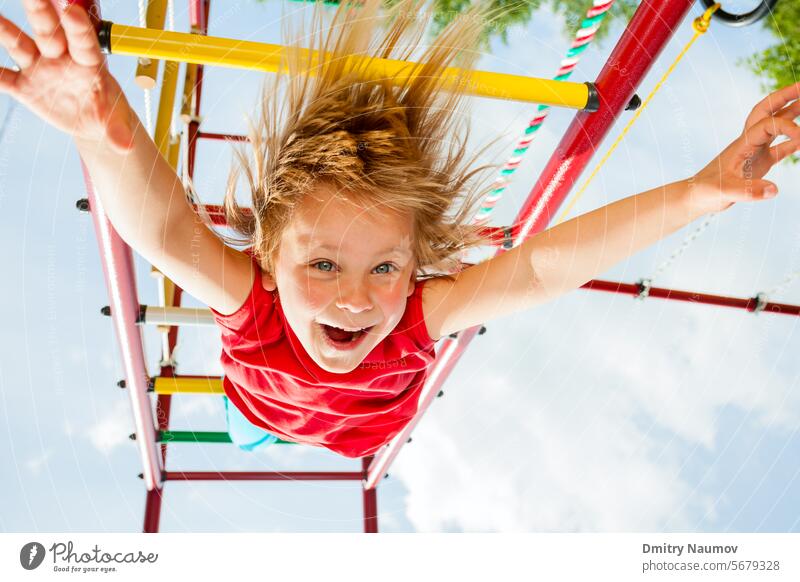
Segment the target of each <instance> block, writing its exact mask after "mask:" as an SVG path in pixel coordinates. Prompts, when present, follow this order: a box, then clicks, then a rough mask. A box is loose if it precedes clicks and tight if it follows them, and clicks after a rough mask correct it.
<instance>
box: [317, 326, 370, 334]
mask: <svg viewBox="0 0 800 582" xmlns="http://www.w3.org/2000/svg"><path fill="white" fill-rule="evenodd" d="M323 325H327V324H323ZM328 327H335V328H336V329H341V330H342V331H349V332H351V333H355V332H357V331H363V330H365V329H367V328H366V327H356V328H352V329H351V328H349V327H339V326H336V325H330V326H328Z"/></svg>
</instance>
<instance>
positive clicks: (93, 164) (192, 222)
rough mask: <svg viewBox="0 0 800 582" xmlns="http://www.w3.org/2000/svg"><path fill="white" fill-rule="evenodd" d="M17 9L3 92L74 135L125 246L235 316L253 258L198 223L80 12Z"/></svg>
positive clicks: (5, 35) (46, 5) (5, 29)
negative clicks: (21, 15)
mask: <svg viewBox="0 0 800 582" xmlns="http://www.w3.org/2000/svg"><path fill="white" fill-rule="evenodd" d="M23 3H24V5H25V12H26V14H27V17H28V20H29V22H30V24H31V28H32V29H33V31H34V36H33V38H31V37H29V36H28V35H27V34H25V33H24V32H23V31H22V30H20V29H19V28H18V27H17V26H16V25H15V24H14V23H13V22H11V21H10V20H8V19H6V18H3V17H2V16H0V45H2V46H3V47H4V48H5V49H6V50H7V51H8V53H9V55H10V56H11V58H13V59H14V61H15V62H16V63H17V65H18V67H19V69H18V70H12V69H4V68H0V91H2V92H4V93H8V94H9V95H11V96H12V97H14V98H15V99H17V100H18V101H19V102H20V103H22V104H24V105H25V106H27V107H28V108H29V109H30V110H31V111H33V112H34V113H36V114H37V115H38V116H39V117H41V118H42V119H44V120H45V121H47V122H48V123H50V124H52V125H53V126H55V127H57V128H58V129H60V130H62V131H64V132H66V133H68V134H70V135H71V136H72V137H73V139H74V140H75V144H76V145H77V147H78V151H79V152H80V154H81V158H82V159H83V161H84V163H85V165H86V168H87V171H88V172H89V175H90V176H91V178H92V182H93V184H94V186H95V190H96V192H97V196H98V198H99V200H100V201H101V203H102V205H103V208H104V210H105V213H106V215H107V216H108V218H109V220H110V221H111V223H112V224H113V225H114V228H115V229H116V230H117V232H118V233H119V235H120V236H121V237H122V238H123V240H125V242H127V243H128V244H129V245H130V246H131V247H132V248H134V249H135V250H136V251H137V252H138V253H139V254H140V255H142V256H143V257H145V258H146V259H147V260H148V261H150V263H152V264H153V265H155V266H156V267H158V269H160V270H161V271H162V272H163V273H164V274H165V275H167V276H168V277H169V278H170V279H172V280H173V281H175V282H176V283H177V284H178V285H180V286H181V287H182V288H183V289H184V290H185V291H187V292H188V293H190V294H191V295H193V296H194V297H196V298H197V299H199V300H200V301H203V302H205V303H206V304H207V305H209V307H213V308H214V309H216V310H217V311H220V312H221V313H232V312H233V311H235V310H236V308H238V307H239V306H240V305H241V304H242V303H243V302H244V300H245V298H246V297H247V294H248V292H249V290H250V288H251V286H252V285H251V283H252V281H253V273H252V269H251V261H250V258H249V257H248V256H247V255H245V254H244V253H241V252H239V251H237V250H235V249H232V248H230V247H228V246H226V245H225V244H224V243H223V242H222V241H221V240H219V238H217V237H216V236H215V235H214V233H212V232H211V231H210V230H209V229H208V228H206V227H205V225H203V224H202V222H200V221H198V220H196V218H195V214H194V211H193V210H192V208H191V206H190V205H189V203H188V201H187V200H186V196H185V191H184V188H183V185H182V184H181V182H180V180H179V179H178V176H177V175H176V174H175V171H174V170H173V169H172V168H171V167H170V165H169V164H168V163H167V162H166V160H165V159H164V158H163V157H162V156H161V154H160V153H159V152H158V150H157V149H156V146H155V144H154V143H153V140H151V139H150V136H149V135H147V132H146V131H145V130H144V128H143V127H142V124H141V123H140V121H139V119H138V117H137V116H136V114H135V113H134V111H133V110H132V109H131V107H130V105H129V104H128V101H127V100H126V99H125V95H124V94H123V92H122V89H121V88H120V86H119V84H118V83H117V81H116V79H114V77H113V76H112V75H111V74H110V72H109V71H108V68H107V67H106V64H105V60H104V58H103V55H102V53H101V52H100V46H99V44H98V42H97V37H96V35H95V31H94V28H93V27H92V24H91V23H90V21H89V17H88V15H87V14H86V11H85V10H84V9H83V8H82V7H80V6H70V7H69V8H67V9H66V10H65V12H63V13H58V12H56V10H55V9H54V7H53V6H52V5H51V3H50V0H24V2H23Z"/></svg>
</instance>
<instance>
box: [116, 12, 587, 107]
mask: <svg viewBox="0 0 800 582" xmlns="http://www.w3.org/2000/svg"><path fill="white" fill-rule="evenodd" d="M104 25H105V26H106V27H110V31H108V32H107V33H101V45H103V48H104V50H106V52H110V53H111V54H115V55H131V56H136V57H149V58H151V59H163V60H170V61H180V62H185V63H198V64H203V65H221V66H225V67H231V68H239V69H250V70H257V71H266V72H271V73H277V72H278V69H279V66H280V62H281V59H280V57H281V54H282V51H283V50H284V49H286V48H288V47H284V46H282V45H278V44H268V43H260V42H251V41H246V40H238V39H229V38H220V37H215V36H205V35H201V34H191V33H187V32H173V31H167V30H151V29H148V28H139V27H136V26H127V25H124V24H115V23H112V22H108V21H105V22H104ZM295 50H298V51H299V52H300V56H301V57H303V60H302V61H301V62H307V61H306V60H305V58H306V57H307V54H308V51H309V49H302V48H300V49H295ZM312 53H313V54H312V57H313V58H312V70H311V71H309V74H311V75H314V70H313V69H314V68H315V67H316V66H317V62H318V56H317V51H312ZM347 58H353V56H352V55H351V56H349V57H347ZM359 58H361V59H363V58H364V57H359ZM415 64H416V63H412V62H407V61H398V60H392V59H378V58H376V59H373V60H372V62H371V63H370V65H369V66H368V67H367V68H366V71H365V75H364V77H362V80H380V79H392V82H393V83H394V84H396V85H399V84H402V83H404V82H405V81H406V80H407V79H408V78H409V76H410V74H411V71H412V66H413V65H415ZM347 69H348V70H349V69H350V67H348V68H347ZM464 75H465V73H464V70H463V69H459V68H456V67H448V68H447V69H445V73H444V77H445V78H446V81H445V84H444V85H443V87H444V88H445V89H448V88H452V87H453V86H461V85H466V91H465V92H466V93H467V94H468V95H474V96H478V97H491V98H494V99H507V100H511V101H526V102H530V103H541V104H543V105H553V106H556V107H570V108H573V109H585V108H586V107H587V103H589V101H590V95H589V87H588V85H586V84H585V83H573V82H570V81H553V80H552V79H538V78H535V77H524V76H521V75H509V74H506V73H492V72H489V71H470V72H469V73H468V76H467V78H466V79H465V77H464Z"/></svg>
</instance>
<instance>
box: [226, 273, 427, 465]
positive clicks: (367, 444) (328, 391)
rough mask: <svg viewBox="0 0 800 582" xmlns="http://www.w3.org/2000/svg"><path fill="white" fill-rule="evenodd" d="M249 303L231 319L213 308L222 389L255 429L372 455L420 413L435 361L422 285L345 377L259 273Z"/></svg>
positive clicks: (348, 452) (347, 453)
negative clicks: (312, 352) (308, 344)
mask: <svg viewBox="0 0 800 582" xmlns="http://www.w3.org/2000/svg"><path fill="white" fill-rule="evenodd" d="M253 267H254V268H255V269H256V276H255V279H254V280H253V288H252V289H251V291H250V294H249V295H248V297H247V299H245V302H244V304H243V305H242V306H241V307H240V308H239V309H238V310H237V311H236V312H235V313H232V314H230V315H222V314H221V313H219V312H217V311H215V310H213V309H211V313H212V314H213V316H214V319H215V321H216V323H217V325H218V326H219V328H220V331H221V333H222V355H221V358H220V360H221V362H222V368H223V370H224V371H225V377H224V379H223V383H222V385H223V389H224V390H225V395H226V396H227V397H228V398H229V399H230V401H231V403H232V404H233V405H234V406H236V408H238V409H239V410H240V411H241V412H242V414H243V415H244V416H245V417H246V418H247V419H248V420H249V421H250V422H252V423H253V424H254V425H256V426H259V427H261V428H263V429H264V430H266V431H268V432H270V433H272V434H274V435H276V436H278V437H280V438H282V439H284V440H289V441H294V442H298V443H302V444H307V445H315V446H322V447H325V448H328V449H330V450H332V451H334V452H336V453H339V454H341V455H344V456H346V457H361V456H365V455H371V454H373V453H375V452H376V451H377V450H379V449H380V448H381V447H382V446H383V445H385V444H387V443H388V442H389V441H390V440H391V439H392V438H393V437H394V436H395V435H396V434H397V433H399V432H400V431H401V430H402V429H403V427H404V426H405V425H406V424H407V423H408V422H409V421H410V420H411V418H413V416H414V414H415V413H416V411H417V406H418V401H419V396H420V392H421V390H422V386H423V384H424V382H425V378H426V374H427V369H428V367H429V366H430V365H431V364H432V363H433V361H434V358H435V352H434V341H433V340H432V339H431V338H430V336H428V331H427V328H426V327H425V321H424V318H423V314H422V289H423V285H424V281H418V282H417V284H416V287H415V289H414V293H413V294H412V295H411V296H410V297H409V298H408V300H407V303H406V311H405V313H404V314H403V317H402V319H401V320H400V322H399V323H398V324H397V326H396V327H395V329H394V330H393V331H392V332H391V333H390V334H389V335H388V336H387V337H386V338H385V339H384V340H383V341H382V342H381V343H379V344H378V345H377V346H375V348H374V349H373V350H372V351H371V352H370V353H369V354H368V355H367V357H366V358H365V359H364V361H363V362H362V363H361V364H359V366H358V367H357V368H356V369H354V370H352V371H351V372H348V373H346V374H337V373H333V372H328V371H326V370H323V369H322V368H320V367H319V366H318V365H317V364H316V362H314V360H312V359H311V357H310V356H309V355H308V353H307V352H306V351H305V349H304V348H303V346H302V345H301V344H300V341H299V340H298V339H297V336H296V335H295V334H294V332H293V331H292V329H291V328H290V327H289V325H288V323H287V322H286V319H285V318H284V316H283V311H282V310H281V304H280V297H279V296H278V293H277V292H269V291H267V290H266V289H264V287H263V286H262V284H261V270H260V268H259V266H258V263H256V262H255V260H253Z"/></svg>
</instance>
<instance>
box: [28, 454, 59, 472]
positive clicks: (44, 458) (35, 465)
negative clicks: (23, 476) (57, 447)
mask: <svg viewBox="0 0 800 582" xmlns="http://www.w3.org/2000/svg"><path fill="white" fill-rule="evenodd" d="M52 456H53V449H45V450H44V451H42V452H41V453H40V454H39V455H36V456H32V457H28V458H27V459H25V463H24V464H25V468H26V469H28V471H30V472H31V473H32V474H33V475H38V474H39V473H41V472H42V469H43V468H45V467H46V466H47V462H48V461H49V460H50V457H52Z"/></svg>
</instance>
